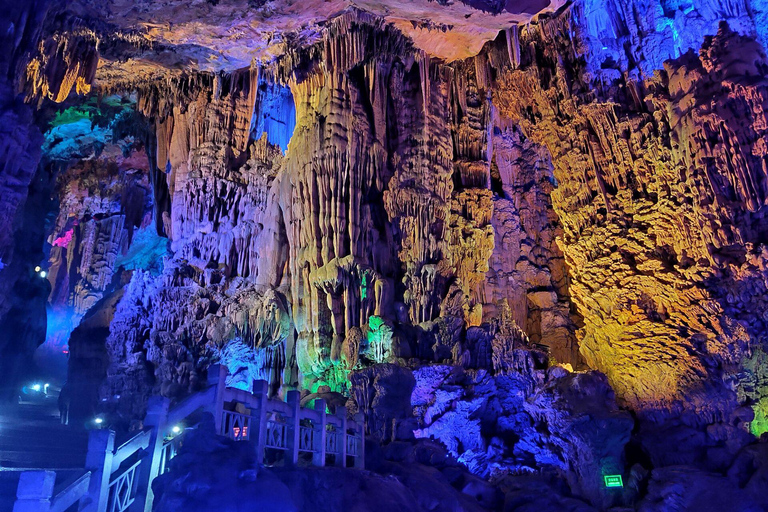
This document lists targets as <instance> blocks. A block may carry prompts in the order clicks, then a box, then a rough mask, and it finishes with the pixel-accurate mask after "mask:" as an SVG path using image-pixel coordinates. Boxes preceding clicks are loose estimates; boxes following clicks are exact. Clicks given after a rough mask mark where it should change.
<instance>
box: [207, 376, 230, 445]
mask: <svg viewBox="0 0 768 512" xmlns="http://www.w3.org/2000/svg"><path fill="white" fill-rule="evenodd" d="M208 385H209V386H216V395H215V398H214V401H213V411H211V412H212V413H213V421H214V422H215V425H216V433H217V434H221V433H222V431H221V420H222V416H223V411H224V391H225V390H226V389H227V367H226V366H224V365H221V364H212V365H211V366H209V367H208Z"/></svg>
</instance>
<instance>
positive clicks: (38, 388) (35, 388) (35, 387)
mask: <svg viewBox="0 0 768 512" xmlns="http://www.w3.org/2000/svg"><path fill="white" fill-rule="evenodd" d="M32 391H40V384H32Z"/></svg>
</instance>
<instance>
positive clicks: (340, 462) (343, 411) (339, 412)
mask: <svg viewBox="0 0 768 512" xmlns="http://www.w3.org/2000/svg"><path fill="white" fill-rule="evenodd" d="M336 416H338V417H339V420H340V423H341V427H339V428H340V429H341V434H337V435H338V439H339V440H340V444H341V446H339V447H338V450H339V453H337V454H336V465H337V466H339V467H342V468H343V467H345V466H346V465H347V408H346V407H344V406H343V405H342V406H339V407H337V408H336Z"/></svg>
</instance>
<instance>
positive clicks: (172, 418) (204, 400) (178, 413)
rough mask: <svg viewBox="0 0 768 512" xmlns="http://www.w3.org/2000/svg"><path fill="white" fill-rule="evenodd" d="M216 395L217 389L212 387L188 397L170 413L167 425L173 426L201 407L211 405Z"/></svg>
mask: <svg viewBox="0 0 768 512" xmlns="http://www.w3.org/2000/svg"><path fill="white" fill-rule="evenodd" d="M215 395H216V387H215V386H211V387H209V388H208V389H205V390H203V391H199V392H198V393H195V394H194V395H191V396H188V397H187V398H185V399H184V400H182V401H181V402H179V403H178V404H177V405H176V406H175V407H174V408H173V409H172V410H170V411H168V416H167V418H166V424H168V425H173V424H175V423H178V422H180V421H181V420H183V419H184V418H186V417H187V416H189V415H190V414H192V413H193V412H195V411H196V410H197V409H199V408H200V407H203V406H205V405H209V404H210V402H211V400H210V399H211V398H213V397H214V396H215Z"/></svg>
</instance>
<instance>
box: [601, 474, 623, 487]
mask: <svg viewBox="0 0 768 512" xmlns="http://www.w3.org/2000/svg"><path fill="white" fill-rule="evenodd" d="M603 478H604V480H605V486H606V487H624V481H623V480H622V479H621V475H605V476H604V477H603Z"/></svg>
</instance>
